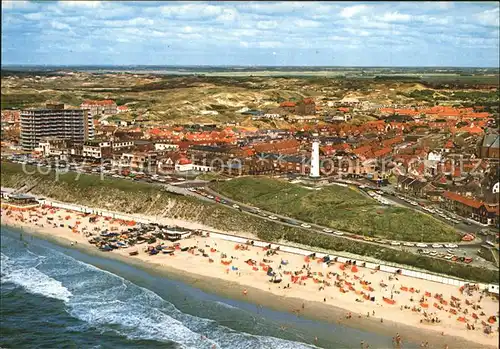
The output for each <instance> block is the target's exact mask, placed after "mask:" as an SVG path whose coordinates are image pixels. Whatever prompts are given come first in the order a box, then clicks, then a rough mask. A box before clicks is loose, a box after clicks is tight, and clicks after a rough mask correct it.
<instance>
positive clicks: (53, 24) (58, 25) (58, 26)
mask: <svg viewBox="0 0 500 349" xmlns="http://www.w3.org/2000/svg"><path fill="white" fill-rule="evenodd" d="M50 26H51V27H52V28H54V29H58V30H71V27H70V26H69V25H67V24H66V23H61V22H56V21H52V22H50Z"/></svg>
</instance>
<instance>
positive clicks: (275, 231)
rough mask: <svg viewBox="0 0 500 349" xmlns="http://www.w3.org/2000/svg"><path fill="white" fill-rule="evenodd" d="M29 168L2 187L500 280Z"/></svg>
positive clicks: (119, 185)
mask: <svg viewBox="0 0 500 349" xmlns="http://www.w3.org/2000/svg"><path fill="white" fill-rule="evenodd" d="M27 169H28V170H29V171H30V172H33V174H31V175H28V174H25V173H23V171H22V167H21V165H18V164H11V163H6V162H2V165H1V177H0V178H1V185H2V187H10V188H21V187H23V186H27V187H33V189H32V190H31V193H32V194H35V195H45V196H48V197H50V198H53V199H55V200H60V201H65V202H69V203H75V204H81V205H87V206H91V207H99V208H108V209H113V210H116V211H119V212H125V213H139V214H147V215H151V216H158V217H171V218H179V219H183V220H186V221H193V222H198V223H201V224H205V225H207V226H211V227H214V228H216V229H221V230H226V231H239V232H247V233H251V234H254V235H255V236H257V237H258V238H259V239H261V240H264V241H270V242H281V243H287V242H294V243H299V244H302V245H306V246H311V247H318V248H322V249H324V250H327V251H331V252H332V253H335V251H345V252H349V253H354V254H357V255H361V256H369V257H373V258H376V259H379V260H385V261H388V262H394V263H399V264H405V265H408V266H415V267H418V268H420V269H425V270H428V271H432V272H437V273H441V274H447V275H451V276H456V277H460V278H464V279H468V280H476V281H481V282H497V283H498V277H499V275H498V273H497V271H494V270H489V269H485V268H477V267H472V266H470V265H463V264H459V263H452V262H448V261H445V260H438V259H434V258H429V257H426V256H421V255H415V254H412V253H408V252H405V251H400V250H396V249H391V248H387V247H382V246H376V245H372V244H366V243H363V242H362V241H352V240H347V239H343V238H339V237H336V236H331V235H319V234H311V232H310V231H308V230H304V229H300V228H292V227H288V226H284V225H281V224H278V223H274V222H268V221H265V220H262V219H260V218H258V217H254V216H250V215H247V214H244V213H241V212H238V211H235V210H232V209H230V208H227V207H225V206H223V205H217V204H213V203H209V202H205V201H200V200H196V199H194V198H191V197H185V196H182V195H175V194H171V193H168V192H166V191H164V190H161V189H160V187H159V186H155V185H150V184H146V183H139V182H131V181H128V180H124V179H114V178H113V179H105V180H100V178H99V176H94V175H80V176H78V177H77V175H76V174H75V173H69V174H64V175H60V176H59V178H58V179H57V181H56V176H55V174H54V172H50V173H48V174H45V175H44V174H41V173H37V172H34V171H33V170H34V168H33V167H29V166H27ZM75 179H77V180H75Z"/></svg>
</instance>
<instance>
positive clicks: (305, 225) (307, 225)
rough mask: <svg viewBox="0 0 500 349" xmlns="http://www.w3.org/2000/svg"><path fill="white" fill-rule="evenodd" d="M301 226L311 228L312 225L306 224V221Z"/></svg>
mask: <svg viewBox="0 0 500 349" xmlns="http://www.w3.org/2000/svg"><path fill="white" fill-rule="evenodd" d="M300 226H301V227H302V228H310V227H311V226H310V225H309V224H306V223H302V224H301V225H300Z"/></svg>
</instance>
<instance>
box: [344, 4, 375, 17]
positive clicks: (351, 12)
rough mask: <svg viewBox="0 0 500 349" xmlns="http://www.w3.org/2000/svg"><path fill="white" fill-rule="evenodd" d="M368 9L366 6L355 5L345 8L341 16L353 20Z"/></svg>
mask: <svg viewBox="0 0 500 349" xmlns="http://www.w3.org/2000/svg"><path fill="white" fill-rule="evenodd" d="M368 8H369V7H368V6H366V5H354V6H350V7H344V8H343V9H342V11H340V15H341V16H342V17H344V18H351V17H354V16H356V15H358V14H360V13H362V12H364V11H366V10H368Z"/></svg>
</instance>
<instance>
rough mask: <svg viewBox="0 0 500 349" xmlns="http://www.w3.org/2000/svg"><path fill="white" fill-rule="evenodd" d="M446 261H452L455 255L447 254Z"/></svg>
mask: <svg viewBox="0 0 500 349" xmlns="http://www.w3.org/2000/svg"><path fill="white" fill-rule="evenodd" d="M443 258H444V259H447V260H450V259H452V258H453V255H451V254H447V255H446V256H444V257H443Z"/></svg>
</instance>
